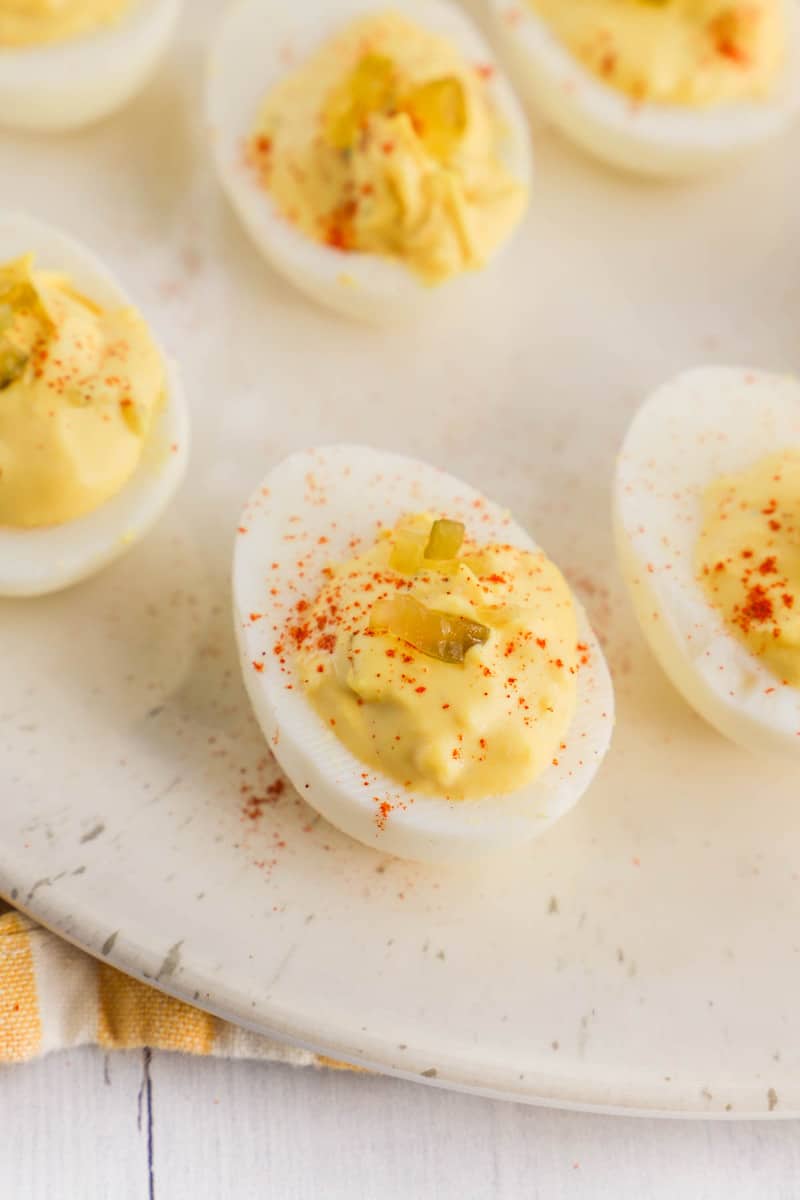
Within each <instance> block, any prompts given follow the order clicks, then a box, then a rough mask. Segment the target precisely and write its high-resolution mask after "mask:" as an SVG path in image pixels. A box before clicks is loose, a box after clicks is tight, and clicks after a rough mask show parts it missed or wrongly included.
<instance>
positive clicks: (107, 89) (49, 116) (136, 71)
mask: <svg viewBox="0 0 800 1200" xmlns="http://www.w3.org/2000/svg"><path fill="white" fill-rule="evenodd" d="M182 7H183V0H136V3H135V4H134V5H133V6H132V7H131V9H130V10H129V11H128V12H126V13H124V14H123V16H122V17H121V18H120V19H119V20H118V21H116V22H115V23H114V24H113V25H110V26H108V27H106V28H101V29H98V30H95V31H94V32H93V33H89V34H86V35H84V36H80V37H76V38H71V39H69V40H68V41H66V42H58V43H52V44H49V45H43V46H26V47H0V126H6V127H10V128H22V129H38V130H41V131H46V130H52V131H58V130H67V129H73V128H78V127H79V126H81V125H85V124H89V123H91V122H92V121H96V120H100V119H101V118H102V117H105V116H108V115H109V114H110V113H111V112H113V111H114V110H116V109H117V108H119V107H120V106H121V105H122V104H124V103H125V102H126V101H127V100H129V99H130V98H131V96H132V95H133V94H134V93H135V92H137V91H138V90H139V89H140V88H141V87H143V86H144V84H145V83H146V81H147V79H148V77H149V76H150V74H151V72H152V71H153V70H154V69H155V68H156V66H157V64H158V62H159V60H160V58H161V56H162V55H163V53H164V51H165V49H166V47H167V43H168V42H169V40H170V38H171V36H172V33H173V31H174V29H175V27H176V25H177V22H178V17H179V16H180V13H181V9H182ZM120 64H122V66H121V65H120Z"/></svg>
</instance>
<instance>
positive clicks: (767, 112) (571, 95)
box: [489, 0, 800, 176]
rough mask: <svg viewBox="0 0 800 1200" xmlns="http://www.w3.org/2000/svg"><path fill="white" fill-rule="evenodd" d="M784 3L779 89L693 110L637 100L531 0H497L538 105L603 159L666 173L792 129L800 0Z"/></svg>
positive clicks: (514, 62)
mask: <svg viewBox="0 0 800 1200" xmlns="http://www.w3.org/2000/svg"><path fill="white" fill-rule="evenodd" d="M567 2H568V0H565V3H567ZM783 2H784V5H785V8H786V16H787V30H788V36H787V46H786V62H785V65H784V68H783V71H782V73H781V76H780V78H779V80H778V81H777V83H776V86H775V90H774V92H773V93H772V94H771V95H770V96H768V97H766V98H765V99H764V100H761V101H758V100H752V101H748V102H743V103H740V104H724V105H719V106H717V107H708V108H690V107H687V106H685V105H683V106H682V105H671V106H670V105H664V104H654V103H652V102H647V101H643V102H642V103H639V104H636V103H634V102H633V101H632V100H631V98H630V97H629V96H627V95H625V94H624V93H622V92H620V91H618V90H617V89H615V88H613V87H611V86H610V85H607V84H605V83H603V82H602V81H601V80H599V79H598V78H597V77H596V76H595V75H593V74H592V73H591V72H590V71H589V70H587V69H586V68H585V67H584V66H583V65H582V63H580V62H579V61H578V59H577V58H575V56H574V55H573V54H572V53H571V52H570V51H569V50H568V49H567V47H566V46H564V45H563V43H562V42H561V41H560V40H559V39H558V38H557V37H555V35H554V34H553V33H552V32H551V30H550V29H549V27H548V26H547V24H546V23H545V22H544V21H543V20H542V19H541V18H540V17H539V16H538V15H537V14H536V13H535V12H534V11H533V9H532V8H531V7H530V6H529V4H528V3H527V0H489V4H490V7H491V10H492V15H493V17H494V24H495V28H496V30H497V34H498V39H499V40H500V42H501V43H502V46H503V49H504V51H505V53H506V57H507V61H508V66H509V70H510V71H511V75H512V78H513V80H514V82H515V83H516V85H517V88H518V89H519V92H520V94H521V95H522V96H523V97H524V99H525V100H526V102H527V103H528V105H529V107H530V108H531V110H532V111H533V112H534V113H536V112H538V113H541V114H542V115H543V116H546V117H547V118H549V119H550V120H551V121H552V122H553V124H554V125H556V126H558V127H559V128H560V129H561V131H562V132H563V133H565V134H566V135H567V136H568V137H570V138H572V139H573V141H575V142H577V143H578V144H579V145H580V146H582V147H583V148H584V149H585V150H588V151H589V152H590V153H591V154H593V155H595V156H596V157H598V158H601V159H605V160H606V161H607V162H610V163H612V164H614V165H615V166H618V167H623V168H625V169H628V170H632V171H637V172H640V173H642V174H648V175H663V176H681V175H691V174H695V173H697V172H702V171H705V170H708V169H710V168H712V167H714V166H716V165H718V164H721V163H723V162H725V161H727V160H729V159H733V158H736V157H738V156H739V155H741V154H743V153H745V152H746V151H748V150H750V149H752V148H753V147H755V146H757V145H760V144H761V143H763V142H767V141H770V140H771V139H772V138H774V137H776V136H778V135H780V134H782V133H784V132H785V131H786V129H787V128H788V127H789V125H790V124H791V123H792V121H793V120H794V119H795V117H796V116H797V114H798V112H800V0H783Z"/></svg>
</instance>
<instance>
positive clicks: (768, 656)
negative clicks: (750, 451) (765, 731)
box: [696, 450, 800, 687]
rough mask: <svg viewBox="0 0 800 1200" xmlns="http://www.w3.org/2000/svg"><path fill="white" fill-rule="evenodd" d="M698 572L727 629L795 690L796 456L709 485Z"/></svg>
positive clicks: (798, 610)
mask: <svg viewBox="0 0 800 1200" xmlns="http://www.w3.org/2000/svg"><path fill="white" fill-rule="evenodd" d="M696 566H697V571H698V576H699V578H700V580H701V582H702V585H703V588H704V590H705V592H706V595H707V596H708V598H709V600H710V601H711V603H712V604H713V605H714V607H715V608H717V609H719V611H720V612H721V614H722V616H723V617H724V619H725V623H726V625H727V627H728V629H729V630H730V631H731V632H732V633H733V634H735V636H736V637H737V638H738V639H739V640H740V641H742V642H743V643H744V644H745V646H746V647H747V648H748V650H749V651H750V652H751V653H752V654H754V655H756V656H757V657H758V658H760V659H761V660H762V661H763V662H764V664H765V666H767V667H768V668H769V670H770V671H772V673H773V674H774V675H775V676H776V677H777V679H778V680H780V681H781V682H783V683H789V684H791V685H792V686H794V687H798V686H800V450H787V451H786V452H785V453H783V454H778V455H774V456H771V457H769V458H766V459H763V460H762V461H761V462H759V463H756V464H755V466H752V467H750V468H748V470H746V471H742V472H741V473H740V474H738V475H726V476H723V477H722V478H721V479H717V480H716V481H715V482H714V483H712V484H711V486H710V487H709V488H708V489H707V490H706V492H705V495H704V497H703V526H702V532H701V534H700V538H699V540H698V543H697V551H696Z"/></svg>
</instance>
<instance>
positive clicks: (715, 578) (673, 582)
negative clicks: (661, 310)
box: [615, 367, 800, 755]
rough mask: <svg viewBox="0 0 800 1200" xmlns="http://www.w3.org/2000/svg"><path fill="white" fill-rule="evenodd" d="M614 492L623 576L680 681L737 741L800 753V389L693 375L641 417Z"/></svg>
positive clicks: (737, 371)
mask: <svg viewBox="0 0 800 1200" xmlns="http://www.w3.org/2000/svg"><path fill="white" fill-rule="evenodd" d="M615 495H616V501H615V503H616V532H617V543H618V547H619V555H620V562H621V565H622V570H623V573H624V575H625V578H626V580H627V582H628V585H629V587H630V591H631V595H632V597H633V602H634V606H635V609H636V613H637V615H638V618H639V621H640V623H641V626H642V629H643V631H644V634H645V636H646V638H647V640H648V641H649V643H650V645H651V647H652V649H653V651H654V653H655V654H656V656H657V658H658V659H659V661H660V663H661V665H662V667H663V668H664V670H665V671H666V673H667V675H668V676H669V677H670V679H671V680H672V682H673V683H674V684H675V686H676V687H677V688H678V689H679V691H681V692H682V693H683V695H684V697H685V698H686V700H687V701H688V702H689V703H690V704H691V705H692V706H693V707H694V708H695V709H696V710H697V711H698V712H699V713H700V714H701V715H702V716H704V717H705V718H706V719H707V720H708V721H710V722H711V723H712V724H713V725H715V726H716V728H717V729H719V730H720V731H721V732H722V733H724V734H726V735H727V736H728V737H730V738H732V739H733V740H734V741H738V742H741V743H742V744H744V745H746V746H749V747H751V748H752V749H753V750H761V751H764V750H783V751H787V752H788V753H791V754H794V755H800V381H798V380H797V379H793V378H790V377H788V376H782V375H770V374H767V373H766V372H762V371H752V370H749V369H746V368H732V367H704V368H700V369H697V370H694V371H689V372H687V373H686V374H684V375H680V376H679V377H678V378H677V379H675V380H673V381H672V382H670V383H668V384H666V385H665V386H664V387H662V388H661V389H660V390H659V391H657V392H656V393H655V394H654V395H653V396H652V397H651V398H650V399H649V400H648V401H646V403H645V404H644V405H643V406H642V408H641V409H640V411H639V412H638V414H637V416H636V417H635V419H634V421H633V424H632V425H631V428H630V430H629V432H628V434H627V437H626V438H625V442H624V445H623V447H622V452H621V454H620V458H619V465H618V470H617V480H616V494H615Z"/></svg>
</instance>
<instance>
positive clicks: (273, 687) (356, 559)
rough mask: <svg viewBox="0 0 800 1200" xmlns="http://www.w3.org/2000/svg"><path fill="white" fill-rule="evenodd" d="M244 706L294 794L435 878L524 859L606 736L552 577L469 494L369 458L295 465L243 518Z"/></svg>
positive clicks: (577, 628)
mask: <svg viewBox="0 0 800 1200" xmlns="http://www.w3.org/2000/svg"><path fill="white" fill-rule="evenodd" d="M233 591H234V615H235V622H236V631H237V635H238V639H239V645H240V648H241V656H242V668H243V671H244V678H245V682H246V685H247V690H248V692H249V694H250V698H251V700H252V703H253V707H254V709H255V713H256V716H257V718H258V720H259V722H260V724H261V727H262V729H263V732H264V734H265V737H266V738H267V740H268V742H269V744H270V746H271V747H272V749H273V750H274V753H275V755H276V757H277V758H278V760H279V762H280V763H281V765H282V767H283V768H284V770H285V771H286V773H287V775H288V776H289V778H290V779H291V780H292V782H293V783H294V785H295V787H296V788H297V790H298V792H299V794H300V795H301V796H302V797H303V798H304V799H306V800H307V801H308V802H309V803H310V804H311V805H313V806H314V807H315V808H316V809H317V810H318V811H319V812H320V813H322V814H323V816H325V817H326V818H327V819H328V820H329V821H331V822H332V823H333V824H334V825H337V826H338V827H339V828H340V829H342V830H344V831H345V832H346V833H348V834H350V835H351V836H352V837H354V838H357V839H358V840H359V841H361V842H364V843H366V844H367V845H370V846H373V847H375V848H377V849H379V850H382V851H386V852H387V853H391V854H396V855H398V856H400V857H407V858H413V859H420V860H427V861H447V860H453V861H455V860H459V859H470V858H477V857H480V856H482V855H488V854H491V853H494V852H497V851H500V850H503V849H506V850H507V849H510V848H512V847H515V846H520V845H524V844H525V843H526V842H528V841H530V840H531V839H533V838H536V837H537V836H538V835H539V834H541V833H543V832H544V830H546V829H547V828H548V826H549V825H551V824H552V823H553V822H554V821H555V820H557V819H558V817H560V816H562V815H563V814H564V813H565V812H567V811H568V809H570V808H571V807H572V806H573V805H574V804H575V803H576V801H577V800H578V799H579V798H580V796H581V795H582V794H583V792H584V791H585V790H586V788H587V787H588V786H589V783H590V782H591V780H592V778H593V776H594V774H595V772H596V770H597V768H598V766H599V764H600V762H601V760H602V758H603V756H604V754H605V752H606V750H607V748H608V745H609V741H610V738H611V732H612V726H613V720H614V699H613V692H612V686H611V680H610V677H609V674H608V670H607V667H606V663H605V660H604V658H603V653H602V650H601V649H600V646H599V645H598V642H597V639H596V638H595V636H594V634H593V632H592V630H591V628H590V627H589V623H588V621H587V618H586V615H585V613H584V612H583V610H582V608H581V606H580V604H579V603H578V602H577V600H576V599H575V597H574V596H573V595H572V593H571V591H570V589H569V586H568V585H567V583H566V581H565V580H564V578H563V576H562V575H561V573H560V572H559V571H558V569H557V568H556V567H555V566H554V564H553V563H552V562H551V561H550V560H549V559H548V558H547V557H546V555H545V554H544V552H543V551H542V550H540V549H539V548H538V547H537V545H536V543H535V542H534V541H533V540H532V539H531V538H530V537H529V536H528V534H527V533H526V532H525V531H524V530H523V529H521V528H520V526H519V525H516V524H515V523H514V522H513V521H512V520H511V518H510V517H509V515H508V514H507V513H506V512H505V511H504V510H503V509H501V508H499V507H498V506H497V505H495V504H493V503H492V502H491V501H489V500H487V499H486V498H485V497H484V496H482V495H481V494H480V493H479V492H477V491H475V490H474V489H473V488H471V487H468V486H467V485H466V484H464V483H461V482H460V481H459V480H458V479H455V478H453V477H452V476H450V475H446V474H444V473H443V472H441V471H438V470H436V469H435V468H433V467H431V466H428V465H426V464H425V463H422V462H418V461H416V460H414V459H409V458H403V457H401V456H399V455H396V454H389V453H385V452H383V451H378V450H373V449H369V448H367V447H364V446H350V445H338V446H326V447H322V448H320V449H314V450H308V451H304V452H301V453H298V454H294V455H292V456H291V457H289V458H288V459H286V460H284V461H283V462H282V463H281V464H280V465H279V466H277V467H275V468H274V470H272V471H270V473H269V474H268V475H267V476H266V478H265V479H264V481H263V483H262V485H261V486H260V487H259V488H258V489H257V491H256V492H255V493H254V495H253V497H252V499H251V500H250V502H249V503H248V504H247V506H246V507H245V509H244V512H243V514H242V517H241V524H240V526H239V531H238V535H237V542H236V551H235V558H234V569H233Z"/></svg>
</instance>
